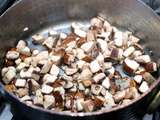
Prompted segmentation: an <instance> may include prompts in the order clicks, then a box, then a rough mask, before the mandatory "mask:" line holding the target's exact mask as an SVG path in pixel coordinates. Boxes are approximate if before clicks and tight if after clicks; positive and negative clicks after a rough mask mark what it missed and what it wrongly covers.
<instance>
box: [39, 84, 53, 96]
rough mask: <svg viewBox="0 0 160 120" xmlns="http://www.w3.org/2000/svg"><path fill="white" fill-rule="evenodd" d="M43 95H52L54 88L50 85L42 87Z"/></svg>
mask: <svg viewBox="0 0 160 120" xmlns="http://www.w3.org/2000/svg"><path fill="white" fill-rule="evenodd" d="M41 91H42V93H44V94H50V93H51V92H52V91H53V88H52V87H51V86H49V85H45V84H44V85H42V89H41Z"/></svg>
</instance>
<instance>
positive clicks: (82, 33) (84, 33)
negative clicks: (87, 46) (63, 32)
mask: <svg viewBox="0 0 160 120" xmlns="http://www.w3.org/2000/svg"><path fill="white" fill-rule="evenodd" d="M74 33H75V34H76V35H78V36H79V37H86V34H87V33H86V32H85V31H83V30H81V29H77V28H76V29H74Z"/></svg>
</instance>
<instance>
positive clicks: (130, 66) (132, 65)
mask: <svg viewBox="0 0 160 120" xmlns="http://www.w3.org/2000/svg"><path fill="white" fill-rule="evenodd" d="M138 67H139V64H138V63H137V62H136V61H134V60H130V59H128V58H126V59H125V60H124V70H125V71H126V72H127V73H129V74H132V73H134V72H135V71H136V70H137V69H138Z"/></svg>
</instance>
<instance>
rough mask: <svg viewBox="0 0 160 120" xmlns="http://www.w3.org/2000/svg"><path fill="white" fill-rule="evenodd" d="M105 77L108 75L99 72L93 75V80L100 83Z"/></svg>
mask: <svg viewBox="0 0 160 120" xmlns="http://www.w3.org/2000/svg"><path fill="white" fill-rule="evenodd" d="M105 77H106V75H105V74H104V73H98V74H96V75H95V76H94V77H93V80H94V81H95V82H96V83H98V82H100V81H102V80H103V79H104V78H105Z"/></svg>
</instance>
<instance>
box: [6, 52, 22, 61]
mask: <svg viewBox="0 0 160 120" xmlns="http://www.w3.org/2000/svg"><path fill="white" fill-rule="evenodd" d="M18 57H19V52H17V51H8V52H7V54H6V58H7V59H11V60H15V59H17V58H18Z"/></svg>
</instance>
